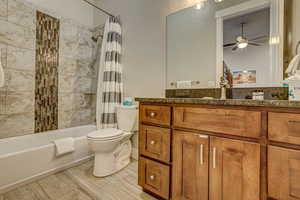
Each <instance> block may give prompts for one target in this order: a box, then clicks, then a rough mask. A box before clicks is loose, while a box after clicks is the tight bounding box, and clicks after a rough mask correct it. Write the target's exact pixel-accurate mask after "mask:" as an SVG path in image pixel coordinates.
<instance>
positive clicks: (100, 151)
mask: <svg viewBox="0 0 300 200" xmlns="http://www.w3.org/2000/svg"><path fill="white" fill-rule="evenodd" d="M116 109H117V122H118V129H114V128H107V129H101V130H97V131H95V132H92V133H90V134H89V135H88V141H89V146H90V148H91V150H92V151H93V152H95V163H94V176H96V177H105V176H109V175H111V174H113V173H115V172H117V171H120V170H121V169H123V168H124V167H126V166H127V165H128V164H129V163H130V157H131V151H132V144H131V141H130V139H131V137H132V136H133V134H134V132H135V131H137V124H138V123H137V119H138V110H137V106H118V107H117V108H116Z"/></svg>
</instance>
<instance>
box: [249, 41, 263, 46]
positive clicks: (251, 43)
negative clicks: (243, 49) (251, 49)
mask: <svg viewBox="0 0 300 200" xmlns="http://www.w3.org/2000/svg"><path fill="white" fill-rule="evenodd" d="M249 45H252V46H261V44H259V43H255V42H249Z"/></svg>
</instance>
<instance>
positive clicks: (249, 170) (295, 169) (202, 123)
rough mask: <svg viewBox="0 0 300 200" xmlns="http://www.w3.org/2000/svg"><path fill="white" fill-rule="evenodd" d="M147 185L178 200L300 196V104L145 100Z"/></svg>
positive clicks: (142, 177)
mask: <svg viewBox="0 0 300 200" xmlns="http://www.w3.org/2000/svg"><path fill="white" fill-rule="evenodd" d="M140 111H141V112H140V135H139V184H140V185H141V186H142V187H143V189H144V190H145V191H149V192H151V193H152V194H155V195H157V196H159V197H160V198H163V199H172V200H300V140H299V138H300V109H284V108H265V107H255V108H254V107H233V106H211V105H208V106H205V105H195V106H189V105H178V104H174V105H173V104H163V105H157V104H153V105H152V104H151V105H149V104H141V105H140Z"/></svg>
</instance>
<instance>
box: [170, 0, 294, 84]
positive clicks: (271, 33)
mask: <svg viewBox="0 0 300 200" xmlns="http://www.w3.org/2000/svg"><path fill="white" fill-rule="evenodd" d="M287 1H289V2H288V3H287ZM292 1H293V0H223V1H219V0H218V1H215V0H201V1H199V3H198V4H197V5H195V6H193V7H191V8H186V9H183V10H180V11H178V12H176V13H172V14H170V15H169V16H167V63H166V65H167V78H166V80H167V83H166V84H167V88H168V89H172V88H214V87H219V85H218V84H219V80H220V78H221V77H222V76H223V77H226V78H227V79H228V80H229V81H230V83H231V84H232V86H233V87H274V86H275V87H276V86H281V85H282V81H283V79H284V76H285V75H284V74H285V73H284V71H285V68H286V65H287V63H288V61H289V60H290V59H291V57H292V56H293V53H291V52H290V51H287V50H286V49H285V48H287V46H288V44H286V42H287V41H290V43H291V44H290V46H291V47H290V48H295V47H294V46H293V44H292V43H294V42H293V41H292V39H291V37H292V36H291V33H292V32H295V30H290V32H289V33H290V35H287V34H286V33H287V32H288V31H287V29H288V28H287V27H288V26H287V24H286V22H285V21H287V19H288V18H292V17H293V16H292V14H290V15H287V13H288V12H289V10H288V9H291V8H292V7H293V6H291V4H292ZM294 15H295V14H294ZM290 20H291V19H290ZM290 20H289V22H290ZM290 23H291V22H290ZM289 27H290V26H289ZM290 29H291V28H290ZM294 29H295V28H294ZM288 53H289V55H287V54H288ZM285 55H287V56H289V57H290V58H285V57H284V56H285Z"/></svg>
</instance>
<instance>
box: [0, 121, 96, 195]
mask: <svg viewBox="0 0 300 200" xmlns="http://www.w3.org/2000/svg"><path fill="white" fill-rule="evenodd" d="M94 130H96V126H94V125H88V126H80V127H75V128H68V129H61V130H56V131H48V132H44V133H38V134H33V135H26V136H20V137H14V138H7V139H1V140H0V194H1V193H3V192H6V191H8V190H10V189H12V188H14V187H16V186H18V185H21V184H25V183H27V182H30V181H32V180H35V179H37V178H40V177H43V176H45V175H49V174H51V173H54V172H57V171H60V170H63V169H66V168H68V167H71V166H73V165H75V164H77V163H80V162H83V161H85V160H88V159H89V158H91V157H92V154H91V152H90V151H89V148H88V142H87V137H86V136H87V135H88V134H89V133H90V132H92V131H94ZM65 137H73V138H74V139H75V152H74V153H72V154H68V155H65V156H62V157H59V158H57V157H55V146H54V144H53V143H52V141H54V140H56V139H59V138H65Z"/></svg>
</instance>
